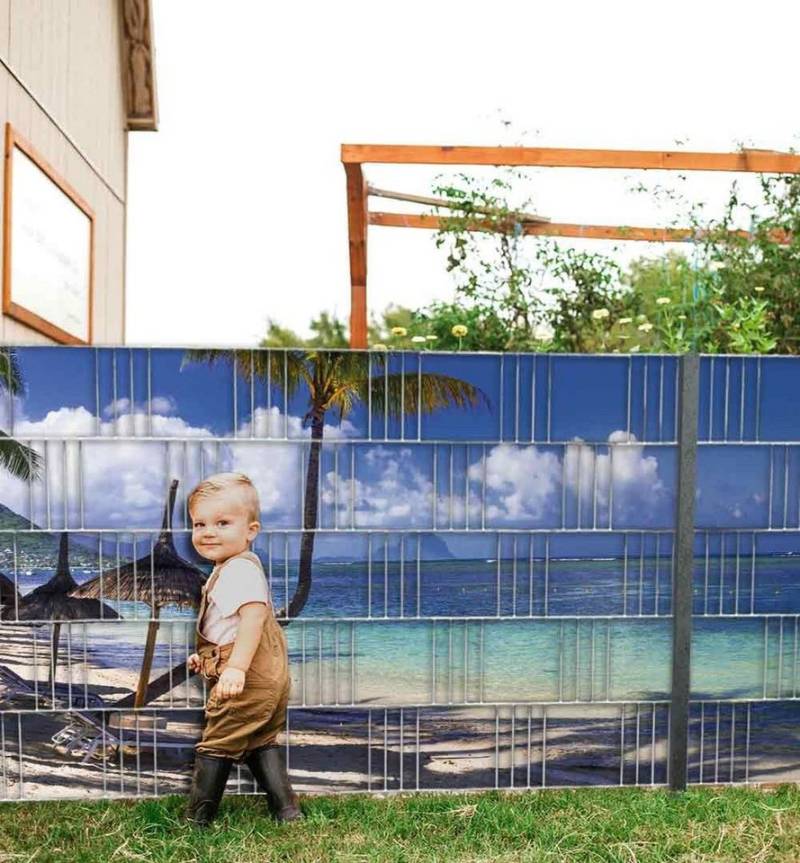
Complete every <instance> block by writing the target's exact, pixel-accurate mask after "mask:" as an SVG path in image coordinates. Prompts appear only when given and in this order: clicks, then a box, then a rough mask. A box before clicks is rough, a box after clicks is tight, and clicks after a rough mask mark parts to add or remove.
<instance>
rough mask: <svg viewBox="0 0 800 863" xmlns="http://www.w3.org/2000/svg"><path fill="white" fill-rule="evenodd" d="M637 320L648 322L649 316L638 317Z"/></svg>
mask: <svg viewBox="0 0 800 863" xmlns="http://www.w3.org/2000/svg"><path fill="white" fill-rule="evenodd" d="M636 320H637V321H646V320H647V315H636Z"/></svg>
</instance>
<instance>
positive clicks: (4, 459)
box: [0, 348, 42, 481]
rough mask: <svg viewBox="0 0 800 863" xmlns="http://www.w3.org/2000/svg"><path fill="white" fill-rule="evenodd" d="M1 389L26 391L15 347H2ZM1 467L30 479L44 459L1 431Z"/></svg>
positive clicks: (38, 469) (37, 472) (13, 391)
mask: <svg viewBox="0 0 800 863" xmlns="http://www.w3.org/2000/svg"><path fill="white" fill-rule="evenodd" d="M1 390H5V391H6V392H8V393H9V395H10V396H12V397H13V396H16V395H22V394H23V393H24V392H25V384H24V383H23V380H22V373H21V371H20V367H19V361H18V359H17V354H16V352H15V351H14V349H13V348H0V391H1ZM0 467H3V468H5V469H6V470H7V471H8V472H9V473H10V474H11V475H12V476H15V477H16V478H17V479H22V480H26V481H29V480H33V479H37V478H38V476H39V472H40V471H41V469H42V459H41V456H40V455H39V453H38V452H36V450H35V449H32V448H31V447H29V446H25V445H24V444H22V443H20V442H19V441H16V440H14V439H13V438H12V437H10V436H9V435H7V434H6V433H5V432H4V431H0Z"/></svg>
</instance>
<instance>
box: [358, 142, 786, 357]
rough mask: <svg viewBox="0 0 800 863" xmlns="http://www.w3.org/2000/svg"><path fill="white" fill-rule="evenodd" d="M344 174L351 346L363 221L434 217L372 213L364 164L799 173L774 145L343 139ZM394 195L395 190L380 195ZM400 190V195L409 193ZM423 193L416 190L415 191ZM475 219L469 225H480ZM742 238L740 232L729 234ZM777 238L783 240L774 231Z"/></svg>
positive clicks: (579, 232)
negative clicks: (694, 148) (579, 145)
mask: <svg viewBox="0 0 800 863" xmlns="http://www.w3.org/2000/svg"><path fill="white" fill-rule="evenodd" d="M341 155H342V162H343V164H344V169H345V173H346V175H347V220H348V226H349V240H350V298H351V299H350V347H352V348H366V347H367V229H368V227H369V225H384V226H393V227H404V228H427V229H433V230H435V229H437V228H439V227H440V224H441V223H440V220H439V218H438V217H436V216H427V215H411V214H409V215H405V214H401V213H370V212H369V208H368V205H367V196H368V194H369V189H368V187H367V184H366V183H365V181H364V175H363V172H362V167H361V166H362V165H363V164H365V163H368V162H374V163H381V164H400V165H495V166H497V165H507V166H514V167H547V168H618V169H626V170H635V169H641V170H666V171H737V172H756V173H762V174H800V155H797V154H795V153H782V152H779V151H776V150H755V149H742V150H740V151H739V152H736V153H703V152H687V151H683V150H589V149H576V148H564V147H447V146H445V147H440V146H419V145H408V144H342V152H341ZM390 196H391V197H398V196H399V195H398V194H397V193H392V194H391V195H388V194H386V193H384V194H383V197H390ZM410 197H411V196H405V197H404V198H403V200H408V199H410ZM415 197H418V198H421V197H422V196H415ZM485 229H486V228H485V227H483V226H481V225H480V220H478V221H477V222H476V226H475V228H474V230H485ZM522 230H523V232H524V233H525V234H538V235H548V236H562V237H576V238H589V239H602V240H641V241H648V242H685V241H687V240H691V239H693V238H694V237H695V235H694V234H693V232H692V231H691V230H689V229H685V228H646V227H628V226H613V225H577V224H568V223H559V224H556V223H532V222H523V223H522ZM732 233H735V234H738V235H739V236H747V232H746V231H737V232H732ZM774 236H775V238H776V239H777V241H778V242H788V241H789V238H788V237H787V236H785V235H783V234H780V233H776V234H775V235H774Z"/></svg>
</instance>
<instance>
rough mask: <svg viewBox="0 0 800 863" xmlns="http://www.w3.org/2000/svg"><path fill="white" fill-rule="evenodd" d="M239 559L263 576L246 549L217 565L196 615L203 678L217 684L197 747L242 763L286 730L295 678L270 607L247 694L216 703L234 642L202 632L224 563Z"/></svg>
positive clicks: (248, 678) (246, 683) (247, 678)
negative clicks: (249, 562) (218, 641)
mask: <svg viewBox="0 0 800 863" xmlns="http://www.w3.org/2000/svg"><path fill="white" fill-rule="evenodd" d="M237 557H245V558H247V559H248V560H252V561H253V562H254V563H256V564H258V567H259V569H262V571H263V568H262V566H261V561H260V560H259V559H258V557H257V555H256V554H254V553H253V552H252V551H250V550H247V549H246V550H245V551H242V552H240V553H239V554H235V555H233V557H229V558H228V560H226V561H223V562H222V563H221V564H217V566H215V567H214V569H213V571H212V572H211V575H210V576H209V578H208V581H207V582H206V583H205V585H204V586H203V596H202V599H201V601H200V610H199V612H198V614H197V626H196V631H197V653H198V654H199V655H200V664H201V668H200V673H201V674H202V675H203V677H205V678H206V679H207V680H213V681H214V683H215V685H214V686H213V687H212V689H211V692H210V693H209V695H208V702H207V703H206V709H205V717H206V725H205V728H204V730H203V736H202V738H201V739H200V742H199V743H198V744H197V746H196V747H195V748H196V750H197V752H202V753H204V754H206V755H216V756H218V757H224V758H233V759H235V760H241V758H242V757H243V756H244V755H245V754H246V753H247V752H249V751H250V750H252V749H258V748H259V747H261V746H265V745H266V744H268V743H274V742H275V738H276V737H277V735H278V732H279V731H281V730H282V729H283V728H285V727H286V706H287V704H288V701H289V689H290V686H291V678H290V677H289V652H288V648H287V644H286V636H285V635H284V634H283V629H282V627H281V625H280V624H279V623H278V621H277V620H276V619H275V614H274V611H273V609H272V607H271V606H268V607H267V609H268V614H267V619H266V621H265V623H264V629H263V630H262V633H261V641H260V642H259V645H258V647H257V648H256V652H255V654H254V655H253V660H252V662H251V663H250V668H249V669H248V670H247V672H246V673H245V679H244V689H243V690H242V691H241V692H240V693H239V695H234V696H233V697H231V698H227V699H225V700H220V699H218V698H217V694H216V689H217V688H216V681H217V679H218V678H219V675H220V674H222V672H223V671H224V669H225V664H226V662H227V660H228V657H229V656H230V654H231V651H232V650H233V645H234V642H232V641H231V642H229V643H228V644H214V642H212V641H209V640H208V639H207V638H205V637H204V636H203V634H202V633H201V632H200V627H201V625H202V622H203V616H204V615H205V613H206V607H207V605H208V592H209V591H210V590H211V589H212V588H213V587H214V585H215V584H216V582H217V579H218V578H219V576H220V573H221V572H222V568H223V567H224V566H225V564H226V563H227V562H228V561H229V560H233V559H234V558H237Z"/></svg>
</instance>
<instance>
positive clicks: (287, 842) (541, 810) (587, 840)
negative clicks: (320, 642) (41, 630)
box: [0, 785, 800, 863]
mask: <svg viewBox="0 0 800 863" xmlns="http://www.w3.org/2000/svg"><path fill="white" fill-rule="evenodd" d="M184 802H185V801H184V799H183V798H181V797H167V798H162V799H159V800H139V801H112V802H102V803H76V802H72V801H70V802H63V803H49V802H47V803H21V804H15V803H3V804H0V861H12V860H13V861H37V863H45V861H75V863H79V861H93V863H94V861H137V860H138V861H159V863H161V862H162V861H163V863H167V861H170V863H178V861H200V863H205V861H209V863H210V861H214V863H257V861H272V860H291V861H298V863H305V861H308V863H311V861H313V863H318V861H325V863H327V861H342V863H344V861H353V863H356V861H372V860H375V861H397V863H400V861H402V863H413V861H422V860H425V861H479V860H480V861H489V860H491V861H556V860H564V861H574V863H578V861H587V863H588V861H612V860H613V861H621V863H622V861H624V863H634V861H666V860H670V861H673V860H680V861H692V863H699V861H715V863H716V861H737V863H739V861H753V863H769V861H776V860H780V861H800V789H798V788H796V787H795V786H790V785H782V786H779V787H777V788H775V789H771V790H769V791H759V790H757V789H753V788H724V787H706V788H692V789H690V790H689V791H687V792H686V793H685V794H682V795H674V796H673V795H671V794H670V793H669V792H667V791H663V790H657V789H650V790H648V789H644V788H620V789H588V788H587V789H577V790H546V791H539V792H537V791H532V792H522V793H502V792H494V791H492V792H487V793H485V794H458V795H455V794H447V795H441V794H440V795H433V794H418V795H408V796H402V797H399V796H392V797H387V798H382V799H379V798H376V797H371V796H367V795H341V796H335V797H334V796H331V797H308V798H304V799H303V801H302V805H303V809H304V811H305V813H306V816H307V817H306V819H305V820H304V821H302V822H299V823H298V822H296V823H290V824H276V823H275V822H274V821H272V820H271V819H270V817H269V816H268V815H267V814H266V812H265V809H264V804H263V801H262V799H260V798H258V797H251V796H243V797H227V798H226V799H225V801H224V803H223V806H222V809H221V812H220V816H219V818H218V820H217V822H215V824H214V825H213V826H212V827H211V828H210V829H208V830H205V831H202V830H196V829H193V828H192V827H190V826H188V825H186V824H184V823H183V822H182V820H181V814H182V810H183V806H184Z"/></svg>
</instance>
